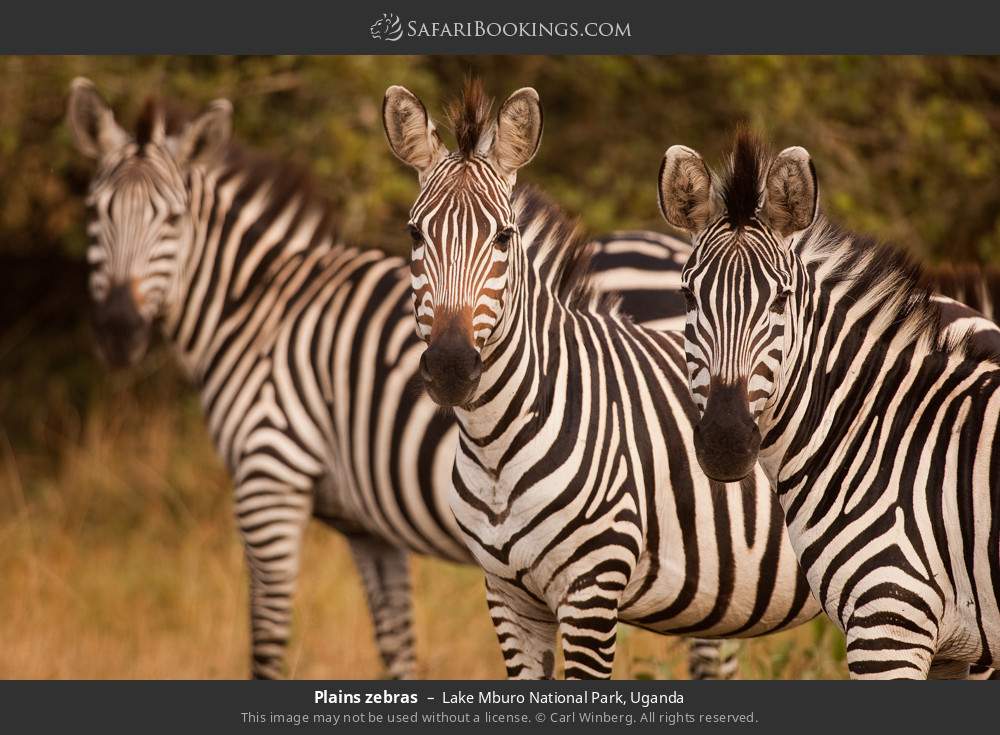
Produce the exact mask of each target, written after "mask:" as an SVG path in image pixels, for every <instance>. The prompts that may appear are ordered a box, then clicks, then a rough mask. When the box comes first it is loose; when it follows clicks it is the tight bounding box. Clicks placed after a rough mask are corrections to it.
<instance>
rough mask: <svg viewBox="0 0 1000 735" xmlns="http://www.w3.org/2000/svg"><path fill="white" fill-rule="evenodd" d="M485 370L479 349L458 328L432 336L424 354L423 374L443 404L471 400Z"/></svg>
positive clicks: (421, 372)
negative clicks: (462, 335) (434, 338)
mask: <svg viewBox="0 0 1000 735" xmlns="http://www.w3.org/2000/svg"><path fill="white" fill-rule="evenodd" d="M482 374H483V360H482V358H481V357H480V356H479V352H477V351H476V349H475V348H474V347H472V345H470V344H469V343H468V342H467V341H466V340H465V339H463V338H462V337H461V335H459V334H458V333H457V331H452V330H449V331H446V332H444V333H443V334H441V335H440V337H439V338H438V339H436V340H432V342H431V344H430V345H429V346H428V347H427V349H426V350H424V354H422V355H421V356H420V377H421V378H422V379H423V381H424V384H425V385H426V386H427V393H428V394H429V395H430V397H431V399H433V401H434V402H435V403H437V404H438V405H441V406H461V405H465V404H466V403H468V402H469V401H470V400H471V399H472V396H473V394H474V393H475V392H476V388H478V387H479V379H480V377H481V376H482Z"/></svg>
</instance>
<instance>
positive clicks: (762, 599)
mask: <svg viewBox="0 0 1000 735" xmlns="http://www.w3.org/2000/svg"><path fill="white" fill-rule="evenodd" d="M490 108H491V103H490V102H489V101H488V100H487V98H486V97H485V95H484V94H483V91H482V87H481V85H479V84H478V83H475V82H470V84H469V85H467V87H466V89H465V93H464V97H463V100H462V101H461V102H459V103H458V104H457V105H456V106H455V107H454V108H453V109H452V111H451V118H452V120H451V122H452V124H453V127H454V129H455V134H456V138H457V140H458V150H457V151H455V152H449V151H448V149H447V148H446V147H445V146H444V144H443V143H442V142H441V140H440V138H439V136H438V134H437V132H436V130H435V127H434V124H433V122H432V121H431V120H430V117H429V116H428V114H427V111H426V109H425V108H424V106H423V104H421V102H420V101H419V100H418V99H417V98H416V97H415V96H414V95H413V94H412V93H410V92H409V91H408V90H406V89H404V88H402V87H390V88H389V89H388V91H387V92H386V96H385V101H384V105H383V118H384V124H385V128H386V134H387V136H388V139H389V144H390V147H391V148H392V150H393V152H394V153H395V154H396V156H397V157H399V158H400V159H401V160H402V161H403V162H404V163H407V164H409V165H410V166H412V167H413V168H415V169H416V171H417V173H418V177H419V182H420V192H419V194H418V196H417V199H416V201H415V203H414V205H413V208H412V209H411V212H410V225H409V226H410V231H411V235H412V238H413V249H412V255H411V271H412V290H413V308H414V315H415V318H416V321H417V329H418V332H419V334H420V336H421V337H422V338H423V339H424V341H425V342H426V343H427V348H426V350H425V351H424V352H423V354H422V356H421V358H420V369H421V374H422V376H423V378H424V380H425V382H426V384H427V388H428V391H429V393H430V395H431V396H432V397H433V398H434V400H435V401H437V402H438V403H439V404H441V405H443V406H450V407H453V409H454V411H455V415H456V416H457V417H458V423H459V427H460V433H459V448H458V451H457V454H456V459H455V469H454V475H453V481H454V485H455V489H454V492H453V493H452V496H451V507H452V510H453V511H454V513H455V516H456V518H457V520H458V523H459V525H460V527H461V529H462V532H463V535H464V537H465V539H466V543H467V544H468V545H469V547H470V549H471V551H472V554H473V556H474V557H475V558H476V560H477V561H478V562H479V564H480V565H481V566H482V567H483V569H484V571H485V572H486V587H487V600H488V604H489V608H490V613H491V616H492V619H493V623H494V627H495V629H496V632H497V636H498V640H499V642H500V646H501V649H502V651H503V655H504V660H505V662H506V665H507V672H508V675H509V676H511V677H518V678H529V677H530V678H536V677H548V676H551V675H552V673H553V666H554V662H555V657H554V646H555V644H556V641H555V638H556V634H557V632H558V633H559V634H560V637H561V644H562V651H563V654H564V659H565V662H566V675H567V677H571V678H589V677H607V676H610V674H611V668H612V663H613V658H614V650H615V634H616V630H617V625H618V622H619V621H622V622H628V623H632V624H635V625H639V626H642V627H645V628H649V629H651V630H654V631H659V632H671V633H683V634H688V635H690V634H699V635H708V636H751V635H760V634H763V633H767V632H771V631H775V630H780V629H783V628H787V627H790V626H793V625H796V624H799V623H801V622H803V621H805V620H808V619H809V618H811V617H812V616H813V615H815V614H816V613H817V612H818V609H819V608H818V605H817V604H816V602H815V601H814V600H813V599H812V598H811V596H810V595H809V594H808V593H807V590H806V583H805V580H804V579H803V577H802V575H801V574H800V572H799V570H798V567H797V565H796V564H795V562H794V559H793V552H792V549H791V547H790V545H789V543H788V540H787V537H786V535H785V533H784V530H783V521H782V518H781V512H780V509H779V508H778V507H777V504H776V503H775V502H774V500H773V497H772V495H771V493H770V492H769V490H768V489H767V487H766V481H765V480H764V478H763V476H762V475H761V476H759V477H758V478H754V479H751V480H748V481H746V482H743V483H742V484H741V485H738V486H736V487H733V488H730V489H728V490H727V489H726V488H724V487H723V486H722V485H720V484H718V483H714V482H712V481H710V480H709V479H708V478H707V477H705V475H704V474H703V473H701V472H700V471H698V470H697V468H695V467H693V466H692V465H693V463H694V452H693V446H692V423H693V419H694V415H695V414H694V405H693V404H692V402H691V400H690V397H689V396H688V392H687V387H686V384H685V375H684V356H683V350H682V347H681V343H682V337H681V335H680V334H678V333H668V332H656V331H651V330H646V329H643V328H641V327H638V326H636V325H635V324H633V323H632V322H631V320H629V319H628V318H626V317H623V316H622V315H621V314H620V313H619V312H618V311H617V310H616V309H615V308H612V307H611V306H608V305H607V304H605V305H601V304H599V303H598V302H599V301H600V300H599V299H598V298H597V297H596V295H595V294H594V293H593V292H592V291H591V290H590V289H589V288H588V286H587V284H586V279H585V278H584V271H585V263H586V248H585V247H582V246H581V245H582V241H581V240H580V239H579V237H578V234H577V233H576V232H575V230H574V227H573V225H572V223H570V222H569V221H568V220H567V219H566V217H565V216H564V215H562V214H561V212H560V211H559V210H558V209H557V208H556V207H555V206H553V205H551V204H548V203H547V202H546V201H545V200H544V199H543V198H542V197H541V196H540V195H538V194H537V193H535V192H533V191H531V190H524V189H520V188H519V189H516V190H515V189H514V188H513V187H514V183H515V178H516V173H517V170H518V169H519V168H520V167H521V166H523V165H524V164H526V163H527V162H528V161H529V160H531V158H532V157H533V156H534V154H535V151H536V150H537V148H538V144H539V142H540V138H541V107H540V104H539V101H538V95H537V93H536V92H535V91H534V90H533V89H522V90H519V91H518V92H515V93H514V94H513V95H511V97H510V98H509V99H508V100H507V101H506V102H505V103H504V105H503V106H502V107H501V108H500V111H499V115H498V116H497V117H496V118H492V117H491V113H490Z"/></svg>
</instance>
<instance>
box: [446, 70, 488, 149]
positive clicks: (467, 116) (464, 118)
mask: <svg viewBox="0 0 1000 735" xmlns="http://www.w3.org/2000/svg"><path fill="white" fill-rule="evenodd" d="M492 109H493V98H492V97H490V96H489V95H487V94H486V90H485V88H484V87H483V82H482V80H481V79H479V78H477V77H473V76H468V77H466V78H465V84H464V86H463V87H462V95H461V97H459V98H458V99H456V100H454V101H453V102H451V103H450V104H449V105H448V106H447V107H446V108H445V118H446V119H447V121H448V125H449V126H450V127H451V129H452V131H453V132H454V133H455V141H456V142H457V143H458V151H459V153H461V155H462V157H463V158H472V157H473V156H474V155H475V153H476V149H477V147H478V146H479V143H480V141H481V140H483V138H484V137H485V136H487V135H492V132H493V127H494V125H495V124H496V123H495V121H494V120H493V119H492V118H491V117H490V111H491V110H492Z"/></svg>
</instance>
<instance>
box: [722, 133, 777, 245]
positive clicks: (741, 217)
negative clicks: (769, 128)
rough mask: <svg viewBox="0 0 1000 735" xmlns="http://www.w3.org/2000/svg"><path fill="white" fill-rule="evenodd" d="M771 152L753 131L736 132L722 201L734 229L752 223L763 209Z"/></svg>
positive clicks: (723, 187)
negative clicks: (762, 201) (762, 199)
mask: <svg viewBox="0 0 1000 735" xmlns="http://www.w3.org/2000/svg"><path fill="white" fill-rule="evenodd" d="M769 163H770V152H769V150H768V147H767V145H766V144H765V143H764V141H763V140H762V139H761V138H759V137H758V136H757V135H756V134H755V133H754V132H753V131H752V130H750V128H748V127H739V128H737V130H736V137H735V142H734V143H733V152H732V154H731V155H730V157H729V165H728V167H727V168H726V171H725V174H724V176H723V178H722V201H723V203H724V204H725V208H726V214H727V215H728V218H729V223H730V225H731V226H732V227H734V228H740V227H743V226H744V225H747V224H749V222H750V220H751V219H753V217H754V216H755V215H756V214H757V210H758V209H759V207H760V200H761V194H762V192H763V190H764V176H765V175H766V173H767V168H768V164H769Z"/></svg>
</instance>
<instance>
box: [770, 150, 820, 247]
mask: <svg viewBox="0 0 1000 735" xmlns="http://www.w3.org/2000/svg"><path fill="white" fill-rule="evenodd" d="M818 211H819V185H818V183H817V181H816V169H815V167H814V166H813V162H812V158H810V156H809V152H808V151H807V150H806V149H805V148H802V147H801V146H795V147H793V148H786V149H785V150H783V151H782V152H781V153H779V154H778V156H777V158H775V159H774V161H773V162H772V163H771V167H770V168H769V169H768V171H767V179H766V182H765V185H764V205H763V214H764V217H765V218H766V219H767V222H768V224H769V225H771V227H773V228H774V229H776V230H777V231H778V232H780V233H781V234H782V236H784V237H789V236H790V235H793V234H795V233H796V232H801V231H802V230H804V229H806V228H807V227H808V226H809V225H811V224H812V223H813V221H814V220H815V219H816V214H817V212H818Z"/></svg>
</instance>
